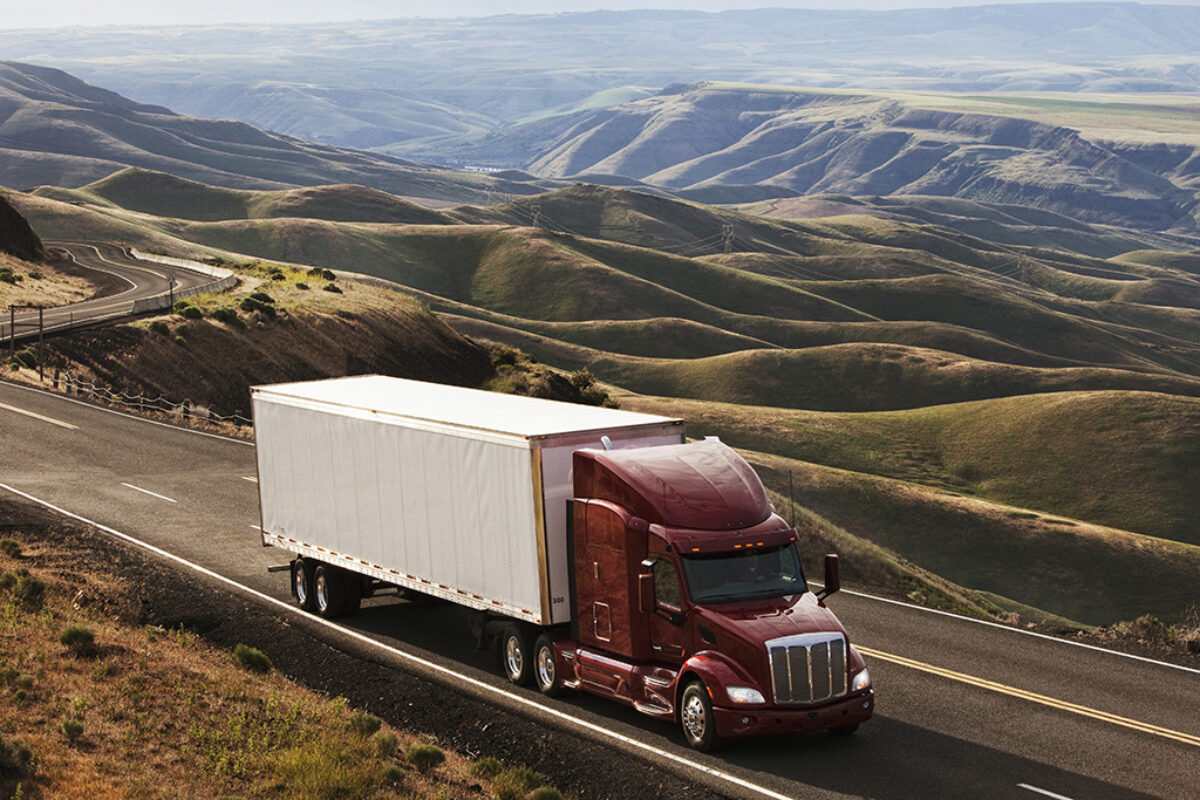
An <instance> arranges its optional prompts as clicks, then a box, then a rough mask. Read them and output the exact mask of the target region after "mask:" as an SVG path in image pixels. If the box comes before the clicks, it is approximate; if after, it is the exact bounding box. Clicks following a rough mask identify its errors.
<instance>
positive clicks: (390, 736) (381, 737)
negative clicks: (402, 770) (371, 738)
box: [375, 731, 400, 758]
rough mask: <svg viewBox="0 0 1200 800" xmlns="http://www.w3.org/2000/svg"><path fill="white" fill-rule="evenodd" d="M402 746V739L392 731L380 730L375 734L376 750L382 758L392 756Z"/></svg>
mask: <svg viewBox="0 0 1200 800" xmlns="http://www.w3.org/2000/svg"><path fill="white" fill-rule="evenodd" d="M399 748H400V740H399V739H397V738H396V734H394V733H392V732H391V731H380V732H379V733H377V734H375V752H376V753H378V754H379V757H380V758H391V757H392V756H394V755H396V751H397V750H398V749H399Z"/></svg>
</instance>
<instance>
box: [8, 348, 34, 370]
mask: <svg viewBox="0 0 1200 800" xmlns="http://www.w3.org/2000/svg"><path fill="white" fill-rule="evenodd" d="M13 363H14V364H16V365H18V366H21V367H25V369H37V365H38V360H37V353H35V352H33V351H32V350H19V351H17V353H16V354H14V355H13Z"/></svg>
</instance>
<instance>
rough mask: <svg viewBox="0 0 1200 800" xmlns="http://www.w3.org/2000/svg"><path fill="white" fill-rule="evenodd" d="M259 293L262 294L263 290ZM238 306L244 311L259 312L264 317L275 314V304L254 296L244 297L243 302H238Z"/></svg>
mask: <svg viewBox="0 0 1200 800" xmlns="http://www.w3.org/2000/svg"><path fill="white" fill-rule="evenodd" d="M257 294H261V292H258V293H257ZM238 308H240V309H241V310H242V311H249V312H251V313H253V312H258V313H259V314H262V315H263V316H264V317H268V318H270V317H274V316H275V307H274V306H272V305H270V304H268V303H264V302H263V301H261V300H256V299H254V297H244V298H242V302H241V303H239V304H238Z"/></svg>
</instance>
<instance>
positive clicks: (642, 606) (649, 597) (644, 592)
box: [638, 574, 654, 614]
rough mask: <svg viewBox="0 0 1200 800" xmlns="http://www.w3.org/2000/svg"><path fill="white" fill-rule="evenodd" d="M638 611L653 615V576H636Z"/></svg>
mask: <svg viewBox="0 0 1200 800" xmlns="http://www.w3.org/2000/svg"><path fill="white" fill-rule="evenodd" d="M638 611H641V612H642V613H643V614H653V613H654V575H653V574H642V575H638Z"/></svg>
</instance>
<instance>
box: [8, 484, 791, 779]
mask: <svg viewBox="0 0 1200 800" xmlns="http://www.w3.org/2000/svg"><path fill="white" fill-rule="evenodd" d="M0 489H4V490H5V491H8V492H11V493H13V494H15V495H17V496H18V497H23V498H25V499H26V500H29V501H31V502H34V503H37V504H38V505H40V506H42V507H43V508H48V509H50V510H51V511H54V512H56V513H58V514H62V515H63V516H65V517H69V518H71V519H74V520H78V521H79V522H82V523H84V524H87V525H91V526H92V527H94V528H97V529H99V530H102V531H104V532H105V533H107V534H110V535H111V536H115V537H117V538H118V539H121V540H123V541H126V542H129V543H130V544H133V545H136V546H138V547H141V548H143V549H144V550H149V551H150V552H151V553H154V554H155V555H158V556H161V557H163V558H166V559H168V560H170V561H174V562H175V563H177V564H181V565H183V566H185V567H187V568H188V569H191V570H194V571H196V572H199V573H200V574H201V575H205V576H207V577H209V578H212V579H214V580H217V581H220V582H221V583H224V584H227V585H229V586H231V587H233V588H235V589H238V590H240V591H242V592H245V593H246V594H248V595H250V596H251V597H254V598H255V599H257V600H261V601H263V602H266V603H270V604H272V605H275V606H278V607H279V608H281V609H283V610H284V611H287V612H288V613H289V614H292V615H294V616H297V617H301V618H303V619H304V620H306V621H308V622H312V623H315V624H319V625H322V626H324V627H326V628H329V629H330V630H333V631H335V632H337V633H339V634H341V635H343V636H349V637H350V638H352V639H355V640H357V641H359V642H362V643H363V644H366V645H369V646H371V647H374V648H377V649H379V650H383V651H385V652H387V653H390V654H392V655H394V656H398V657H400V658H401V659H403V660H405V661H409V662H411V663H413V664H416V665H418V666H421V667H423V668H425V669H427V670H429V671H431V672H435V673H438V674H440V675H442V676H444V677H448V678H453V679H454V680H455V681H456V682H458V683H466V684H469V685H470V686H472V687H474V688H475V689H476V690H479V691H481V692H486V693H489V694H493V695H499V696H501V697H504V698H505V699H506V700H510V701H512V702H515V703H517V704H519V705H523V706H527V707H529V708H532V709H536V710H537V711H539V712H541V713H543V714H548V715H550V716H552V717H555V718H557V719H558V720H560V721H562V722H565V723H567V724H568V725H574V726H576V727H579V728H583V729H585V730H588V731H591V732H592V733H595V734H599V735H600V736H603V737H607V738H609V739H612V740H615V741H617V742H620V743H621V744H624V745H626V746H627V747H632V748H634V749H637V750H642V751H645V752H647V753H650V754H652V755H654V756H657V757H659V758H662V759H665V760H667V761H672V762H674V763H676V764H678V765H681V766H684V767H687V768H689V769H693V770H696V771H698V772H702V773H704V774H705V775H708V776H709V777H711V778H716V779H718V780H721V781H724V782H726V783H731V784H733V785H734V786H738V787H740V788H742V789H746V790H748V791H751V792H755V793H757V794H761V795H762V796H764V797H770V798H772V800H795V798H794V796H792V795H786V794H780V793H779V792H776V791H773V790H771V789H768V788H766V787H765V786H759V785H757V784H754V783H750V782H749V781H747V780H744V779H742V778H739V777H737V776H736V775H731V774H729V773H727V772H721V771H720V770H717V769H713V768H712V767H708V766H705V765H704V764H700V763H697V762H695V761H690V760H688V759H686V758H684V757H683V756H678V755H675V754H674V753H669V752H667V751H665V750H660V749H658V748H657V747H654V746H652V745H649V744H646V743H645V742H639V741H638V740H637V739H632V738H630V737H628V736H625V735H624V734H620V733H617V732H616V731H610V730H609V729H607V728H604V727H601V726H600V725H596V724H595V723H592V722H588V721H586V720H582V719H579V718H578V717H574V716H572V715H570V714H567V713H565V712H563V711H559V710H558V709H555V708H550V707H549V706H544V705H542V704H541V703H535V702H534V701H532V700H528V699H526V698H524V697H520V696H519V695H515V694H509V693H508V692H506V691H504V690H503V689H499V688H497V687H495V686H492V685H491V684H489V683H484V682H483V681H481V680H478V679H476V678H472V677H471V676H469V675H463V674H461V673H458V672H455V671H454V670H452V669H450V668H449V667H443V666H442V665H441V664H435V663H434V662H432V661H427V660H425V659H423V658H421V657H419V656H414V655H412V654H411V653H406V652H404V651H403V650H397V649H396V648H394V647H389V646H388V645H386V644H384V643H382V642H378V641H376V640H374V639H372V638H371V637H369V636H365V635H363V634H361V633H359V632H358V631H354V630H350V629H349V628H343V627H341V626H340V625H335V624H334V623H332V622H329V621H328V620H325V619H323V618H321V617H318V616H316V615H315V614H309V613H306V612H304V611H301V610H300V609H298V608H296V607H294V606H293V605H291V604H290V603H285V602H283V601H282V600H277V599H276V598H274V597H271V596H270V595H266V594H263V593H262V592H259V591H257V590H255V589H251V588H250V587H249V586H244V585H242V584H240V583H238V582H237V581H234V580H232V579H230V578H226V577H225V576H224V575H220V574H218V573H216V572H213V571H212V570H210V569H207V568H205V567H202V566H200V565H199V564H193V563H192V562H190V561H187V560H186V559H183V558H180V557H179V556H177V555H175V554H174V553H168V552H167V551H166V550H163V549H162V548H159V547H155V546H154V545H152V544H149V543H148V542H143V541H141V540H140V539H135V538H134V537H132V536H130V535H129V534H127V533H121V532H120V531H118V530H116V529H115V528H110V527H108V526H107V525H101V524H100V523H98V522H93V521H92V520H90V519H88V518H86V517H81V516H79V515H78V514H73V513H71V512H70V511H67V510H66V509H63V508H59V507H58V506H56V505H54V504H52V503H48V502H46V501H45V500H41V499H39V498H37V497H34V496H33V495H31V494H26V493H25V492H22V491H21V490H20V489H14V488H13V487H11V486H8V485H7V484H4V483H0Z"/></svg>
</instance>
